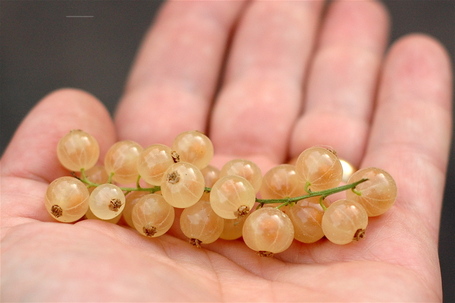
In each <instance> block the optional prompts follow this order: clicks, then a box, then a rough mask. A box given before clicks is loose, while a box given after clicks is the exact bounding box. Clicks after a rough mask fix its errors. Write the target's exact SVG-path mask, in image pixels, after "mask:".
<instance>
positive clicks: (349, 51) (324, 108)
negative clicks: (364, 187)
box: [291, 1, 388, 166]
mask: <svg viewBox="0 0 455 303" xmlns="http://www.w3.org/2000/svg"><path fill="white" fill-rule="evenodd" d="M387 36H388V15H387V12H386V10H385V9H384V7H383V5H382V4H380V3H379V2H376V1H334V2H332V4H331V5H330V6H329V8H328V11H327V14H326V18H325V22H324V24H323V27H322V30H321V36H320V40H319V41H318V48H317V49H316V52H315V55H314V61H313V64H312V66H311V71H310V74H309V78H308V87H307V96H306V103H305V107H304V112H303V115H302V116H301V117H300V118H299V120H298V122H297V123H296V125H295V128H294V132H293V135H292V143H291V157H296V156H298V154H299V153H300V152H301V151H302V150H304V149H306V148H308V147H310V146H312V145H330V146H331V147H333V148H334V149H335V150H336V151H337V152H338V154H339V156H340V157H342V158H344V159H346V160H348V161H350V162H351V163H353V164H354V165H356V166H357V165H358V164H359V162H360V159H361V158H362V155H363V151H364V146H365V141H366V137H367V134H368V130H369V124H370V116H371V110H372V106H373V100H374V98H375V92H376V84H377V79H378V72H379V66H380V63H381V60H382V57H383V52H384V49H385V47H386V43H387Z"/></svg>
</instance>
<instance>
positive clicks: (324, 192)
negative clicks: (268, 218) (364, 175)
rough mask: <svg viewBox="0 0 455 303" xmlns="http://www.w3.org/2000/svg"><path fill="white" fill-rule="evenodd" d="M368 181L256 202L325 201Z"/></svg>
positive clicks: (361, 180) (257, 200)
mask: <svg viewBox="0 0 455 303" xmlns="http://www.w3.org/2000/svg"><path fill="white" fill-rule="evenodd" d="M367 180H368V179H360V180H359V181H357V182H353V183H350V184H346V185H342V186H338V187H334V188H329V189H324V190H320V191H312V192H310V193H309V194H308V195H304V196H299V197H293V198H284V199H256V202H258V203H261V204H266V203H282V204H285V205H287V204H290V203H293V202H294V203H295V202H298V201H300V200H304V199H308V198H312V197H321V199H322V200H323V199H324V198H326V197H328V196H330V195H333V194H336V193H339V192H342V191H345V190H348V189H353V188H355V187H356V186H357V185H359V184H360V183H363V182H365V181H367ZM321 204H322V203H321Z"/></svg>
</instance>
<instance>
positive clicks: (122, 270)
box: [1, 0, 452, 302]
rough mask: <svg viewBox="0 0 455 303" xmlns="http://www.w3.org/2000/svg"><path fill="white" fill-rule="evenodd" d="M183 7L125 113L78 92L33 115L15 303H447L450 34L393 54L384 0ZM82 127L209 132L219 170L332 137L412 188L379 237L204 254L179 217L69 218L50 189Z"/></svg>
mask: <svg viewBox="0 0 455 303" xmlns="http://www.w3.org/2000/svg"><path fill="white" fill-rule="evenodd" d="M323 8H324V3H323V2H319V1H290V2H286V1H280V2H278V1H263V2H261V1H256V2H248V3H246V2H243V1H224V2H209V1H188V2H183V1H175V2H173V1H171V2H169V3H167V4H166V5H164V7H163V8H162V10H161V12H160V14H159V16H158V18H157V20H156V21H155V23H154V25H153V26H152V27H151V30H150V32H149V33H148V34H147V36H146V37H145V40H144V43H143V45H142V46H141V49H140V51H139V54H138V57H137V61H136V62H135V64H134V66H133V68H132V72H131V74H130V77H129V79H128V83H127V85H126V88H125V93H124V95H123V96H122V98H121V101H120V103H119V106H118V109H117V112H116V115H115V118H114V120H112V119H111V118H110V116H109V114H108V113H107V111H106V109H105V108H104V107H103V105H102V104H101V103H100V102H99V101H98V100H96V99H95V98H94V97H93V96H91V95H90V94H88V93H86V92H82V91H79V90H73V89H62V90H59V91H56V92H53V93H51V94H49V95H48V96H46V97H45V98H44V99H43V100H41V102H39V103H38V104H37V105H36V107H35V108H34V109H33V110H32V111H31V112H30V114H29V115H28V116H27V117H26V118H25V120H24V121H23V123H22V124H21V125H20V127H19V128H18V130H17V132H16V134H15V136H14V138H13V140H12V141H11V143H10V145H9V146H8V148H7V150H6V151H5V153H4V155H3V157H2V159H1V178H2V188H1V207H2V214H1V216H2V220H1V226H2V229H1V231H2V233H1V237H2V238H1V250H2V257H1V262H2V264H1V265H2V266H1V268H2V273H1V275H2V277H1V289H2V295H1V296H2V297H1V299H2V301H5V302H6V301H16V300H24V301H28V300H37V301H138V300H147V301H199V302H200V301H212V302H213V301H270V302H271V301H276V302H285V301H323V302H328V301H401V302H403V301H428V302H429V301H441V300H442V291H441V277H440V270H439V263H438V254H437V239H438V229H439V216H440V210H441V201H442V194H443V186H444V182H445V173H446V167H447V158H448V150H449V146H450V142H449V141H450V132H451V93H452V92H451V88H450V86H451V85H450V83H451V75H450V63H449V59H448V56H447V54H446V52H445V51H444V49H443V48H442V47H441V45H440V44H439V43H438V42H437V41H435V40H434V39H432V38H430V37H426V36H422V35H410V36H406V37H403V38H402V39H400V40H399V41H397V42H396V43H395V44H393V45H392V46H391V47H390V49H388V50H386V46H387V39H388V37H387V32H388V27H389V20H388V16H387V12H386V11H385V9H384V7H383V6H382V5H381V4H379V3H377V2H374V1H366V0H365V1H335V2H333V3H332V4H331V5H330V6H328V7H327V10H326V11H323ZM75 128H77V129H83V130H85V131H87V132H89V133H91V134H92V135H94V136H95V137H96V138H97V139H98V140H99V143H100V146H101V154H102V155H104V154H105V152H106V150H107V149H108V147H109V146H110V145H111V144H113V143H114V142H115V141H116V140H121V139H130V140H135V141H137V142H139V143H140V144H142V145H143V146H147V145H149V144H152V143H165V144H169V143H170V142H171V141H172V139H173V137H174V136H175V135H176V134H178V133H179V132H181V131H184V130H189V129H198V130H201V131H204V132H206V133H207V134H208V135H209V136H210V137H211V139H212V140H213V142H214V146H215V150H216V155H215V159H214V161H213V163H214V164H215V165H218V166H220V165H222V164H223V163H224V162H226V161H227V160H229V159H232V158H239V157H245V158H248V159H251V160H253V161H255V162H256V163H258V165H260V167H261V169H262V170H263V172H265V171H266V170H268V169H269V168H271V167H272V166H273V165H276V164H279V163H283V162H286V161H289V159H292V158H294V157H296V156H297V155H298V154H299V153H300V152H301V151H302V150H303V149H304V148H307V147H309V146H312V145H316V144H324V145H330V146H332V147H333V148H334V149H336V150H337V152H338V155H339V156H340V157H341V158H344V159H346V160H348V161H350V162H351V163H353V164H354V165H355V166H357V167H368V166H377V167H381V168H383V169H385V170H387V171H388V172H390V174H391V175H392V176H393V177H394V178H395V180H396V182H397V185H398V190H399V193H398V198H397V201H396V203H395V205H394V206H393V208H392V209H390V210H389V211H388V212H387V213H386V214H384V215H382V216H380V217H377V218H372V219H371V220H370V223H369V226H368V229H367V236H366V238H365V239H363V240H361V241H359V242H356V243H353V244H349V245H345V246H337V245H334V244H331V243H329V242H328V241H327V240H322V241H320V242H318V243H316V244H311V245H305V244H301V243H294V244H293V245H292V246H291V248H290V249H289V250H287V251H286V252H284V253H281V254H277V255H276V256H275V257H273V258H265V257H259V256H258V255H257V254H256V253H255V252H253V251H251V250H249V249H248V248H247V247H246V246H245V244H244V243H243V242H242V241H241V240H238V241H233V242H227V241H222V240H219V241H217V242H215V243H213V244H210V245H206V246H204V247H203V248H201V249H197V248H194V247H192V246H190V245H189V244H188V242H187V240H186V239H185V238H184V237H183V236H182V235H181V233H179V231H178V228H177V227H174V228H173V230H172V232H170V233H168V234H166V235H164V236H162V237H160V238H157V239H146V238H145V237H142V236H140V235H139V234H138V233H137V232H135V231H133V230H131V229H130V228H127V227H125V226H119V225H113V224H108V223H104V222H101V221H95V220H86V221H80V222H78V223H75V224H62V223H56V222H55V221H54V220H53V219H52V218H51V217H50V216H49V215H48V214H47V212H46V210H45V208H44V204H43V197H44V192H45V190H46V186H47V185H48V184H49V182H51V181H52V180H53V179H55V178H56V177H59V176H62V175H68V172H66V171H65V170H64V169H63V168H62V167H61V166H60V164H59V163H58V161H57V158H56V151H55V147H56V144H57V141H58V139H59V138H60V137H61V136H63V135H64V134H65V133H66V132H68V131H69V130H70V129H75Z"/></svg>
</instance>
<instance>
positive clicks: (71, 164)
mask: <svg viewBox="0 0 455 303" xmlns="http://www.w3.org/2000/svg"><path fill="white" fill-rule="evenodd" d="M99 155H100V147H99V145H98V141H96V139H95V138H94V137H93V136H92V135H90V134H88V133H86V132H84V131H82V130H80V129H75V130H72V131H70V132H69V133H68V134H66V135H65V136H63V137H62V138H61V139H60V141H59V142H58V145H57V157H58V160H59V161H60V163H61V164H62V165H63V166H64V167H65V168H66V169H69V170H71V171H80V170H81V169H84V170H87V169H89V168H91V167H93V166H94V165H95V164H96V162H97V161H98V158H99Z"/></svg>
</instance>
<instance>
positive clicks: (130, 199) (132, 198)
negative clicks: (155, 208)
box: [122, 191, 148, 228]
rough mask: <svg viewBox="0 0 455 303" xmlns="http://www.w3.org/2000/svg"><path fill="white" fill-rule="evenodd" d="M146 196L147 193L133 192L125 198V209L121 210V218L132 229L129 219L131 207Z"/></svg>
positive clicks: (130, 219)
mask: <svg viewBox="0 0 455 303" xmlns="http://www.w3.org/2000/svg"><path fill="white" fill-rule="evenodd" d="M147 194H148V193H147V192H145V191H133V192H130V193H129V194H127V195H126V196H125V208H123V212H122V217H123V219H124V220H125V222H126V224H128V226H130V227H132V228H134V223H133V219H132V217H131V216H132V212H133V207H134V205H136V203H137V202H139V199H140V198H142V196H145V195H147Z"/></svg>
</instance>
